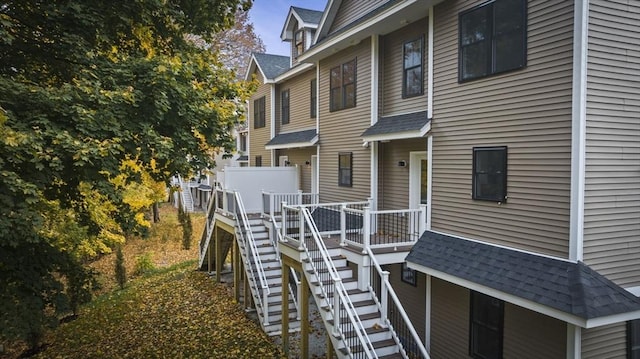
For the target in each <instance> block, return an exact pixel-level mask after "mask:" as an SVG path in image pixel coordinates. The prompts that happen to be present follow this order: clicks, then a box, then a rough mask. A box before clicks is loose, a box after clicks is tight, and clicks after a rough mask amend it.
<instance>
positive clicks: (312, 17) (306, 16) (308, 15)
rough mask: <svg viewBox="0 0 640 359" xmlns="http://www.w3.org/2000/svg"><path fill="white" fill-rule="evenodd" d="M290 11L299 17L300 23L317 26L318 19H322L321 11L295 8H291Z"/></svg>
mask: <svg viewBox="0 0 640 359" xmlns="http://www.w3.org/2000/svg"><path fill="white" fill-rule="evenodd" d="M291 9H292V10H293V11H295V12H296V14H298V16H300V18H301V19H302V21H304V22H306V23H309V24H319V23H320V19H322V11H317V10H311V9H303V8H301V7H297V6H292V7H291Z"/></svg>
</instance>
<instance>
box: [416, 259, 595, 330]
mask: <svg viewBox="0 0 640 359" xmlns="http://www.w3.org/2000/svg"><path fill="white" fill-rule="evenodd" d="M407 266H408V267H409V268H411V269H414V270H417V271H419V272H422V273H425V274H427V275H430V276H433V277H436V278H439V279H442V280H445V281H447V282H451V283H453V284H455V285H459V286H461V287H464V288H468V289H471V290H474V291H476V292H480V293H483V294H486V295H489V296H492V297H494V298H498V299H500V300H503V301H505V302H508V303H511V304H514V305H517V306H519V307H523V308H526V309H529V310H532V311H534V312H538V313H541V314H544V315H546V316H549V317H552V318H555V319H558V320H562V321H563V322H567V323H570V324H573V325H577V326H579V327H581V328H587V320H586V319H584V318H580V317H578V316H575V315H573V314H569V313H566V312H563V311H561V310H558V309H555V308H551V307H548V306H545V305H542V304H539V303H536V302H533V301H530V300H527V299H523V298H520V297H517V296H515V295H513V294H509V293H505V292H502V291H499V290H497V289H493V288H490V287H487V286H484V285H481V284H478V283H475V282H472V281H470V280H467V279H463V278H459V277H456V276H454V275H451V274H448V273H444V272H441V271H437V270H434V269H432V268H428V267H425V266H422V265H420V264H417V263H414V262H411V261H407Z"/></svg>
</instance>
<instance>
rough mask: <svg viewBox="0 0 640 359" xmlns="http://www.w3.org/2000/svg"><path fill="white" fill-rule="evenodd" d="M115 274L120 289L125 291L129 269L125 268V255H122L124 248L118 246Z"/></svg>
mask: <svg viewBox="0 0 640 359" xmlns="http://www.w3.org/2000/svg"><path fill="white" fill-rule="evenodd" d="M114 273H115V276H116V282H118V285H119V286H120V289H124V286H125V284H127V268H126V267H125V266H124V254H123V253H122V246H118V248H117V249H116V260H115V271H114Z"/></svg>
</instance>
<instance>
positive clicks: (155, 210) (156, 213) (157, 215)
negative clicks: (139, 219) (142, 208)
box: [152, 202, 160, 223]
mask: <svg viewBox="0 0 640 359" xmlns="http://www.w3.org/2000/svg"><path fill="white" fill-rule="evenodd" d="M152 208H153V223H158V222H160V209H159V208H158V202H154V203H153V207H152Z"/></svg>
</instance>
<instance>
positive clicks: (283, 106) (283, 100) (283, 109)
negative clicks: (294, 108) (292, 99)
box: [280, 89, 290, 125]
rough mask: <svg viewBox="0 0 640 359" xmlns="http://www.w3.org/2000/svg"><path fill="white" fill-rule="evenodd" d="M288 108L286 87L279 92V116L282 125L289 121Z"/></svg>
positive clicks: (287, 90)
mask: <svg viewBox="0 0 640 359" xmlns="http://www.w3.org/2000/svg"><path fill="white" fill-rule="evenodd" d="M289 109H290V107H289V89H286V90H284V91H282V93H281V94H280V116H281V119H282V124H283V125H285V124H287V123H289V117H290V111H289Z"/></svg>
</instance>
